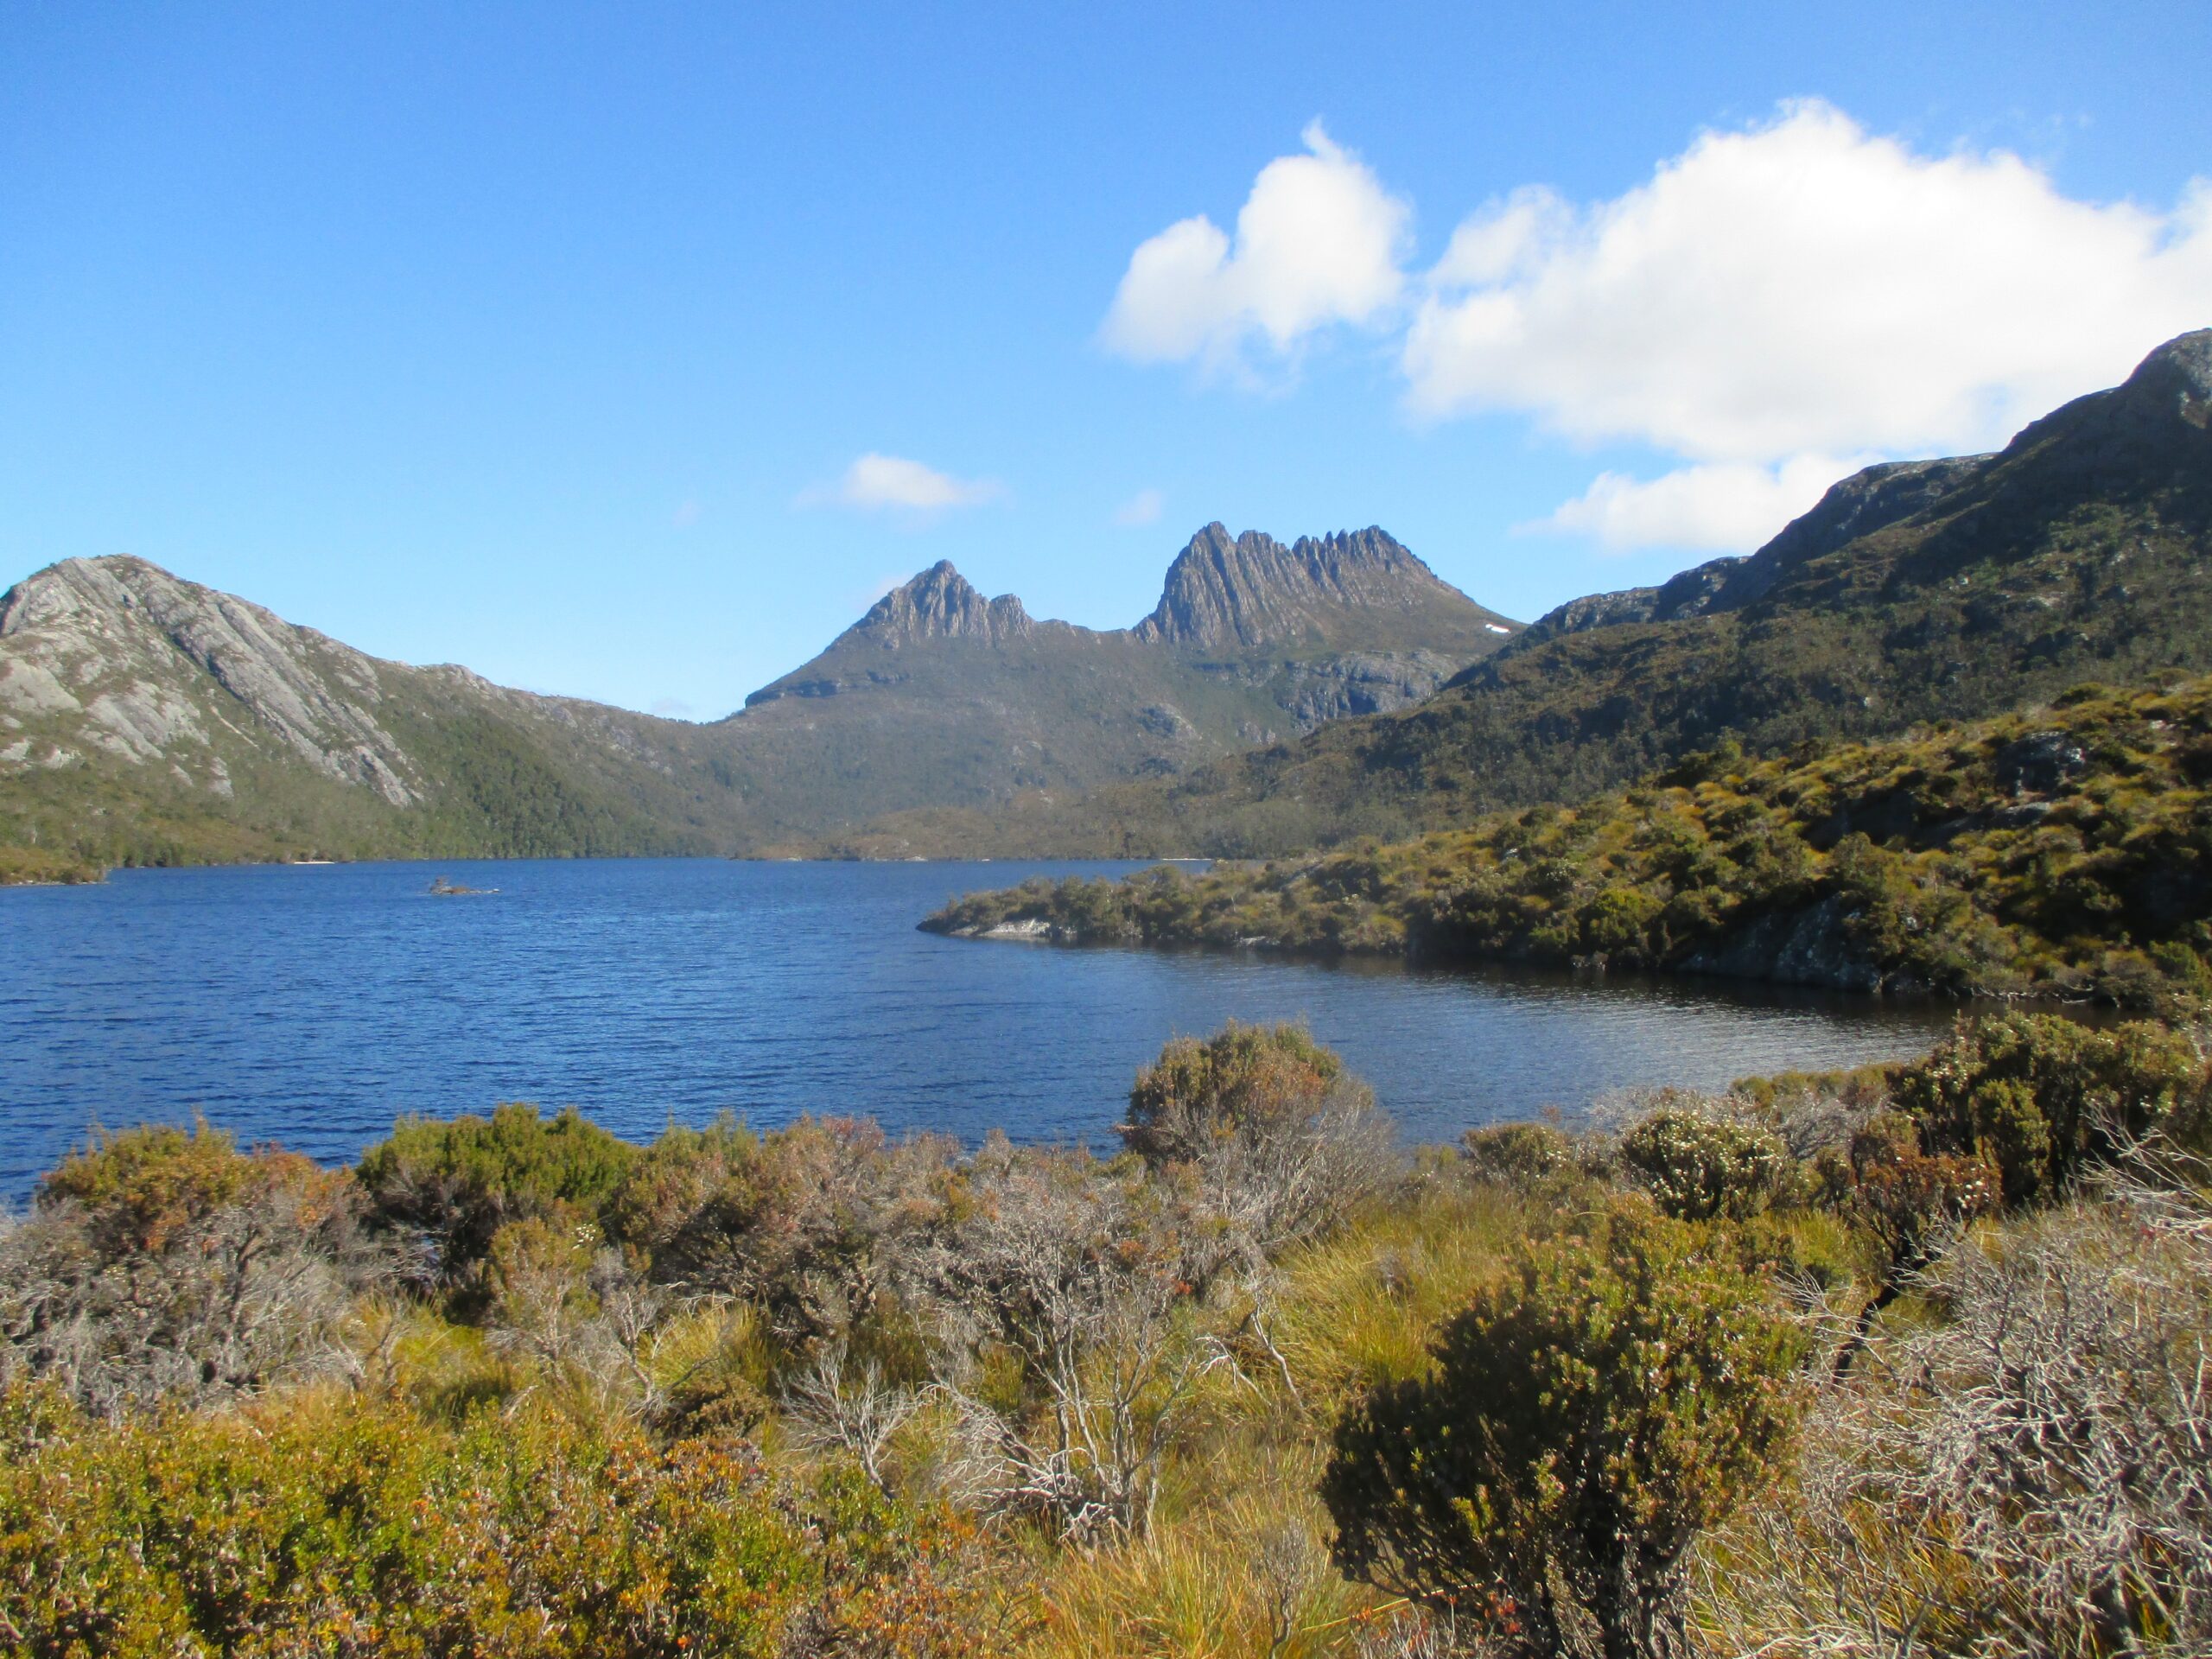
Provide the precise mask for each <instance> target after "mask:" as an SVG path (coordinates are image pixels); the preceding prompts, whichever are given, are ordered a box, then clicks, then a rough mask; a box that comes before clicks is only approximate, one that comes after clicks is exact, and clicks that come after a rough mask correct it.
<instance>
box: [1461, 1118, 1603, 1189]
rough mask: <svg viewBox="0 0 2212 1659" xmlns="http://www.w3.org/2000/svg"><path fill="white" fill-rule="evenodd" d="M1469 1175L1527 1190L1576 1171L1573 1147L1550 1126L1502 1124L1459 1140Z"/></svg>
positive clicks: (1544, 1124) (1470, 1133)
mask: <svg viewBox="0 0 2212 1659" xmlns="http://www.w3.org/2000/svg"><path fill="white" fill-rule="evenodd" d="M1459 1151H1460V1154H1461V1156H1462V1157H1463V1158H1464V1159H1465V1162H1466V1166H1467V1169H1468V1173H1471V1175H1473V1176H1474V1177H1475V1179H1478V1180H1484V1181H1495V1182H1497V1184H1498V1185H1501V1186H1527V1185H1532V1184H1534V1183H1535V1182H1538V1181H1542V1180H1546V1179H1549V1178H1550V1177H1552V1176H1554V1175H1557V1174H1560V1173H1563V1172H1564V1171H1567V1170H1569V1169H1572V1168H1573V1167H1574V1161H1575V1160H1574V1143H1573V1141H1569V1140H1568V1139H1567V1136H1566V1135H1562V1134H1561V1133H1560V1131H1559V1130H1557V1129H1555V1128H1552V1126H1551V1125H1550V1124H1548V1123H1499V1124H1496V1125H1493V1126H1492V1127H1491V1128H1486V1129H1469V1130H1468V1131H1467V1132H1466V1133H1465V1135H1461V1136H1460V1137H1459Z"/></svg>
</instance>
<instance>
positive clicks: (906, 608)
mask: <svg viewBox="0 0 2212 1659" xmlns="http://www.w3.org/2000/svg"><path fill="white" fill-rule="evenodd" d="M1035 629H1036V625H1035V624H1034V623H1033V622H1032V621H1030V620H1029V613H1027V611H1025V610H1023V609H1022V608H1021V601H1020V600H1018V599H1016V598H1015V597H1014V595H1013V594H1001V595H1000V596H999V597H998V598H996V599H985V598H984V597H983V595H982V594H981V593H980V592H978V591H977V590H976V587H975V585H974V584H973V583H971V582H969V580H968V578H967V577H965V576H963V575H961V574H960V573H959V572H958V571H957V570H956V569H953V568H952V562H951V561H950V559H939V560H938V562H937V563H935V564H933V565H931V567H930V568H929V569H926V570H925V571H923V572H922V573H921V575H918V576H916V577H915V578H914V579H913V580H912V582H908V583H906V586H905V587H903V588H893V590H892V591H891V592H890V593H887V594H885V595H884V596H883V597H882V598H881V599H879V600H878V601H875V604H874V607H873V608H872V609H871V610H870V611H869V612H868V614H867V615H866V616H864V617H862V618H861V620H859V621H858V622H856V623H855V624H854V625H853V626H851V627H850V628H849V629H847V630H846V632H845V635H844V638H845V639H853V640H859V639H866V640H867V641H868V642H869V643H870V644H873V645H881V646H883V647H884V648H885V649H886V650H888V651H896V650H898V649H899V647H900V646H902V645H912V644H914V643H915V642H916V641H918V640H922V639H985V640H988V641H989V642H991V643H992V644H994V645H997V644H1001V643H1003V642H1004V641H1006V640H1008V639H1027V638H1028V637H1029V635H1030V634H1031V633H1033V632H1035Z"/></svg>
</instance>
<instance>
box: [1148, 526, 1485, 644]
mask: <svg viewBox="0 0 2212 1659" xmlns="http://www.w3.org/2000/svg"><path fill="white" fill-rule="evenodd" d="M1386 620H1399V621H1412V620H1418V623H1419V624H1420V625H1422V626H1426V627H1427V629H1428V631H1429V632H1432V633H1433V634H1438V635H1441V636H1444V637H1445V638H1450V639H1463V640H1465V642H1466V643H1468V644H1470V645H1478V646H1480V645H1490V646H1495V645H1497V643H1499V642H1500V641H1501V640H1502V639H1504V638H1505V637H1506V636H1507V635H1508V634H1509V633H1510V632H1517V629H1516V628H1515V627H1514V626H1513V625H1511V624H1509V623H1507V622H1506V620H1505V619H1504V618H1503V617H1501V616H1498V615H1497V613H1494V612H1491V611H1485V610H1484V609H1483V608H1482V607H1480V606H1478V605H1477V604H1476V603H1475V602H1474V601H1471V600H1470V599H1469V598H1468V597H1467V596H1466V595H1465V594H1462V593H1461V592H1460V591H1459V589H1458V588H1453V587H1452V586H1451V585H1450V584H1449V583H1448V582H1442V581H1440V580H1439V579H1438V577H1437V575H1436V574H1435V573H1434V572H1433V571H1432V570H1431V569H1429V568H1428V567H1427V565H1426V564H1424V563H1421V560H1419V559H1418V558H1416V557H1414V555H1413V554H1412V553H1411V552H1409V551H1408V550H1407V549H1406V548H1405V547H1403V546H1402V545H1401V544H1400V543H1398V542H1396V541H1395V540H1394V539H1393V538H1392V537H1389V536H1388V535H1386V534H1384V533H1383V531H1380V530H1376V529H1373V528H1370V529H1367V530H1361V531H1351V532H1347V533H1339V534H1337V535H1332V536H1324V537H1310V536H1302V537H1300V538H1299V539H1298V540H1297V541H1296V542H1294V543H1292V544H1291V545H1290V546H1288V547H1285V546H1284V545H1283V544H1282V543H1281V542H1278V541H1277V540H1275V538H1274V537H1272V536H1268V535H1263V534H1262V533H1261V532H1260V531H1249V530H1248V531H1245V532H1244V533H1243V535H1242V536H1239V537H1236V538H1235V539H1234V540H1231V539H1230V534H1229V531H1227V530H1226V529H1224V527H1223V526H1222V525H1221V524H1208V525H1207V526H1206V527H1205V529H1204V530H1202V531H1199V532H1198V534H1197V535H1196V536H1193V537H1192V538H1191V543H1190V545H1189V546H1187V547H1185V549H1184V550H1182V552H1181V553H1179V554H1178V555H1177V556H1176V558H1175V563H1173V564H1172V565H1170V566H1169V567H1168V570H1167V582H1166V589H1165V591H1164V592H1162V593H1161V594H1160V604H1159V607H1157V608H1156V609H1155V610H1154V612H1153V613H1152V614H1151V615H1150V616H1148V617H1147V618H1146V619H1145V620H1143V621H1141V622H1140V623H1138V624H1137V626H1136V627H1135V630H1134V632H1135V634H1136V637H1137V638H1138V639H1142V640H1146V641H1147V642H1153V643H1158V644H1164V645H1191V646H1197V647H1198V648H1200V649H1203V650H1207V651H1253V650H1257V649H1262V648H1269V647H1272V648H1276V649H1285V648H1288V649H1295V648H1298V647H1301V646H1313V645H1351V644H1361V643H1366V641H1367V638H1368V636H1369V635H1370V633H1371V632H1372V631H1373V629H1374V627H1375V626H1376V624H1377V623H1378V622H1383V621H1386ZM1485 634H1487V635H1488V638H1487V639H1485V638H1484V635H1485ZM1437 643H1438V644H1441V643H1443V639H1438V640H1437Z"/></svg>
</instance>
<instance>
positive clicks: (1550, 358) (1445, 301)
mask: <svg viewBox="0 0 2212 1659" xmlns="http://www.w3.org/2000/svg"><path fill="white" fill-rule="evenodd" d="M1423 287H1424V289H1425V292H1424V295H1423V297H1422V299H1421V303H1420V306H1419V308H1418V310H1417V312H1416V315H1415V316H1414V321H1413V324H1412V327H1411V328H1410V330H1409V331H1408V335H1407V338H1406V341H1405V346H1404V353H1403V358H1402V364H1403V367H1404V371H1405V374H1406V377H1407V381H1408V389H1409V399H1410V402H1411V404H1412V406H1413V408H1414V410H1416V411H1417V412H1419V413H1421V414H1423V415H1427V416H1449V415H1455V414H1460V413H1465V412H1470V411H1474V410H1496V409H1503V410H1519V411H1522V412H1525V413H1528V414H1529V415H1532V416H1535V417H1536V418H1537V419H1538V420H1539V421H1541V423H1543V424H1545V425H1546V426H1548V428H1550V429H1553V430H1554V431H1557V432H1559V433H1561V434H1563V435H1567V436H1569V437H1572V438H1574V439H1577V440H1580V441H1585V442H1601V441H1619V440H1626V441H1630V442H1643V443H1646V444H1649V445H1650V446H1652V447H1654V448H1658V449H1660V450H1662V451H1665V452H1667V453H1669V454H1675V455H1678V456H1681V457H1682V458H1683V459H1684V460H1686V461H1690V462H1692V463H1695V464H1694V465H1693V466H1692V467H1690V468H1688V470H1686V471H1685V472H1683V473H1681V474H1674V475H1671V476H1670V477H1668V478H1663V479H1661V480H1656V481H1655V482H1653V483H1650V484H1643V485H1637V484H1633V483H1631V482H1630V480H1625V479H1622V478H1620V477H1618V476H1617V475H1612V474H1608V475H1607V476H1606V477H1604V478H1601V479H1599V480H1598V481H1597V482H1596V483H1595V484H1593V485H1592V486H1591V489H1590V491H1589V493H1587V494H1586V495H1585V496H1583V497H1582V498H1581V499H1579V500H1577V501H1573V502H1570V503H1568V504H1567V505H1566V506H1564V507H1562V508H1561V509H1560V511H1559V512H1558V513H1557V514H1555V515H1554V518H1553V520H1552V521H1550V522H1552V523H1553V524H1554V526H1555V527H1559V528H1580V529H1585V530H1587V531H1591V532H1592V533H1593V534H1597V535H1599V537H1600V538H1601V539H1605V540H1607V541H1608V542H1609V544H1611V545H1615V546H1629V545H1637V544H1643V543H1644V542H1647V541H1662V540H1663V541H1665V542H1666V543H1668V544H1669V545H1677V546H1686V547H1700V548H1711V547H1743V546H1748V545H1756V543H1757V542H1758V540H1761V539H1764V535H1765V534H1770V533H1771V532H1772V531H1774V530H1776V529H1778V528H1779V527H1780V525H1781V524H1782V523H1783V518H1781V517H1777V516H1775V515H1776V514H1777V513H1780V512H1783V510H1784V509H1785V508H1786V507H1787V505H1789V503H1791V502H1794V501H1796V500H1797V499H1799V498H1800V497H1801V495H1802V489H1801V487H1800V486H1801V485H1802V481H1803V480H1806V479H1808V478H1810V477H1811V476H1812V475H1813V474H1815V473H1816V472H1818V471H1819V470H1820V466H1819V465H1816V464H1815V462H1816V461H1817V458H1819V457H1821V456H1825V455H1841V454H1859V453H1866V452H1872V453H1875V454H1885V455H1893V456H1903V455H1923V454H1956V453H1961V452H1965V451H1973V450H1978V449H1983V448H1993V447H1995V446H1997V445H1999V444H2000V443H2002V442H2004V441H2005V439H2006V438H2008V437H2009V436H2010V435H2012V433H2013V432H2015V431H2016V430H2018V429H2019V428H2020V427H2021V426H2023V425H2024V424H2025V423H2027V422H2028V421H2029V420H2031V419H2032V418H2033V417H2035V416H2037V415H2040V414H2042V413H2044V411H2046V410H2050V409H2051V408H2053V407H2054V406H2056V404H2060V403H2063V402H2064V401H2066V400H2067V399H2068V398H2069V397H2077V396H2079V395H2081V394H2082V393H2083V392H2086V391H2094V390H2095V389H2097V388H2099V387H2102V386H2107V385H2113V384H2114V383H2115V382H2117V381H2118V380H2120V379H2121V378H2124V377H2125V376H2126V373H2127V372H2128V371H2129V370H2130V369H2132V368H2133V366H2134V365H2135V364H2136V362H2137V361H2138V360H2139V359H2140V358H2141V357H2142V356H2143V354H2144V353H2145V352H2147V351H2148V350H2149V349H2150V348H2151V347H2152V346H2155V345H2157V344H2158V343H2159V342H2160V341H2161V340H2165V339H2168V338H2170V337H2171V336H2172V335H2174V334H2181V333H2183V332H2184V331H2186V330H2188V329H2190V328H2196V327H2203V326H2204V324H2205V323H2206V322H2207V321H2212V183H2207V182H2206V181H2197V182H2196V184H2194V185H2193V186H2192V187H2191V188H2190V190H2189V191H2188V192H2187V193H2186V194H2185V195H2184V196H2183V200H2182V201H2181V203H2180V205H2179V206H2178V207H2177V208H2175V209H2174V210H2173V211H2172V212H2171V213H2158V212H2154V211H2152V210H2150V209H2147V208H2145V207H2139V206H2137V205H2134V204H2133V203H2126V202H2120V203H2111V204H2101V203H2094V202H2087V201H2081V200H2074V199H2072V198H2069V197H2068V196H2065V195H2063V194H2061V193H2060V192H2059V190H2058V189H2057V188H2056V185H2055V184H2054V183H2053V182H2052V181H2051V179H2050V176H2049V175H2047V174H2045V173H2044V172H2043V171H2041V170H2040V169H2038V168H2035V167H2033V166H2031V165H2030V164H2029V163H2028V162H2024V161H2023V160H2021V159H2020V158H2019V157H2018V156H2012V155H2008V154H2005V153H2003V152H1989V153H1977V152H1974V151H1971V150H1967V149H1960V150H1955V151H1953V152H1952V153H1950V154H1948V155H1944V156H1925V155H1921V154H1918V153H1916V152H1915V151H1914V150H1912V149H1910V148H1908V147H1907V146H1906V145H1904V143H1900V142H1899V141H1897V140H1896V139H1893V138H1886V137H1875V136H1872V135H1870V134H1868V133H1867V132H1866V130H1864V129H1862V128H1861V127H1859V125H1858V124H1856V123H1854V122H1853V121H1852V120H1851V119H1850V118H1848V117H1847V116H1846V115H1844V114H1843V113H1842V112H1841V111H1838V110H1836V109H1834V108H1833V107H1832V106H1830V105H1825V104H1821V103H1803V104H1796V105H1788V106H1785V107H1784V109H1783V111H1782V112H1781V114H1780V115H1779V117H1778V118H1777V119H1776V120H1774V121H1773V122H1772V123H1770V124H1767V125H1764V126H1762V127H1758V128H1754V129H1752V130H1748V131H1742V132H1723V133H1707V134H1706V135H1705V136H1703V137H1700V138H1699V139H1698V140H1697V141H1696V142H1695V143H1693V144H1692V145H1691V146H1690V148H1689V149H1688V150H1687V151H1685V152H1684V153H1683V154H1682V155H1681V156H1678V157H1676V158H1675V159H1674V160H1672V161H1669V162H1665V163H1663V164H1662V165H1661V166H1660V167H1659V168H1658V169H1657V171H1656V173H1655V175H1653V177H1652V178H1651V180H1650V181H1649V182H1648V183H1645V184H1643V185H1640V186H1638V187H1637V188H1635V189H1632V190H1630V191H1629V192H1627V193H1626V194H1624V195H1621V196H1619V197H1617V198H1615V199H1613V200H1609V201H1601V202H1597V203H1594V204H1592V205H1590V206H1587V207H1573V206H1572V205H1570V204H1568V203H1567V202H1566V201H1564V200H1561V199H1560V197H1558V196H1557V195H1555V194H1552V193H1551V192H1548V191H1546V190H1543V189H1541V188H1531V189H1525V190H1522V191H1518V192H1516V193H1515V194H1513V195H1511V196H1509V197H1507V198H1506V199H1505V200H1503V201H1502V202H1500V203H1498V204H1497V205H1496V206H1494V207H1491V209H1489V210H1488V211H1486V212H1484V213H1480V214H1478V215H1476V216H1475V217H1474V218H1472V219H1469V220H1468V221H1467V222H1466V223H1465V224H1464V225H1462V226H1459V230H1458V232H1456V233H1455V234H1454V236H1453V237H1452V242H1451V245H1450V246H1449V247H1448V248H1447V249H1446V252H1445V254H1444V257H1442V258H1441V259H1440V261H1439V262H1438V264H1436V266H1435V267H1434V268H1433V270H1431V271H1430V272H1429V273H1428V275H1427V277H1426V279H1425V280H1424V283H1423ZM1823 464H1824V463H1823ZM1662 532H1663V534H1662Z"/></svg>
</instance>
